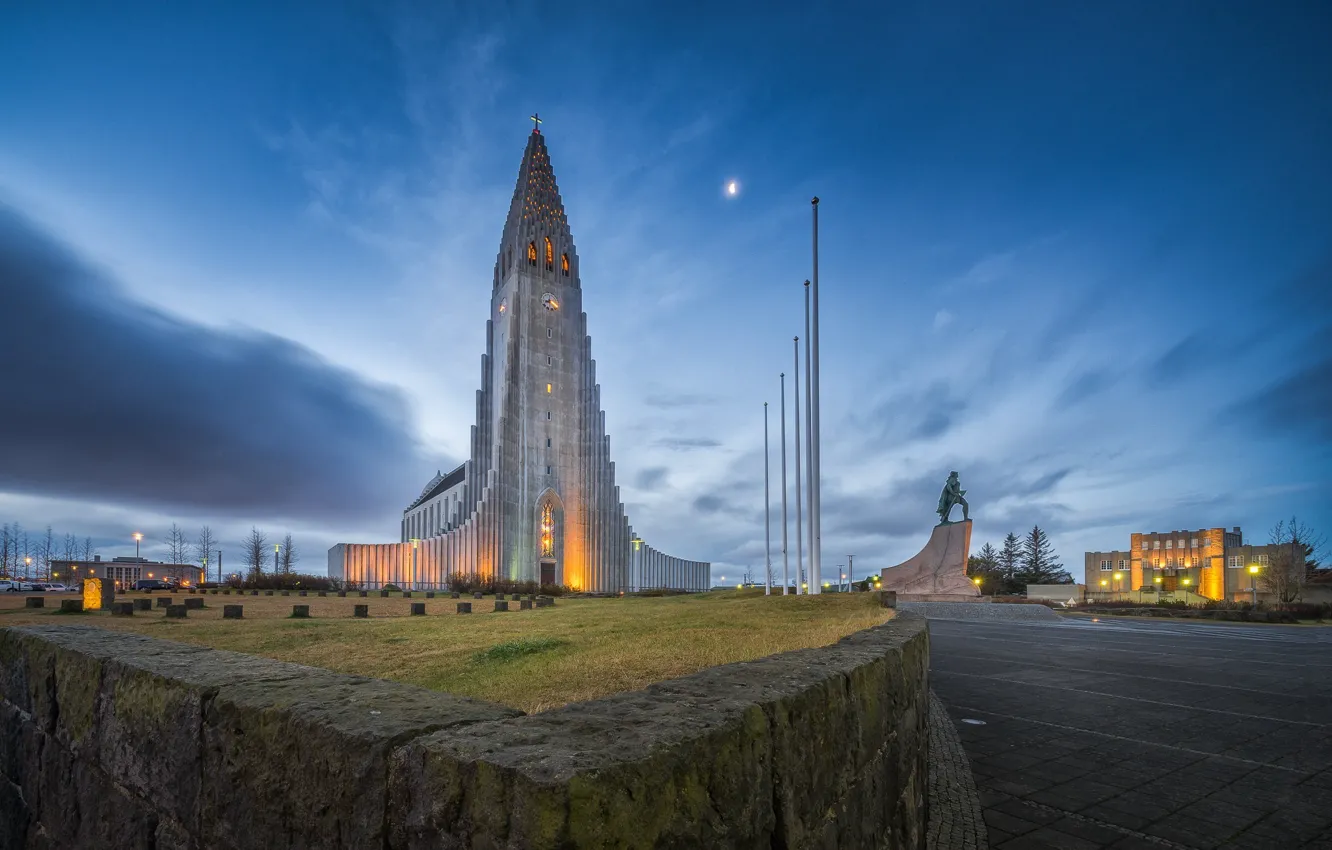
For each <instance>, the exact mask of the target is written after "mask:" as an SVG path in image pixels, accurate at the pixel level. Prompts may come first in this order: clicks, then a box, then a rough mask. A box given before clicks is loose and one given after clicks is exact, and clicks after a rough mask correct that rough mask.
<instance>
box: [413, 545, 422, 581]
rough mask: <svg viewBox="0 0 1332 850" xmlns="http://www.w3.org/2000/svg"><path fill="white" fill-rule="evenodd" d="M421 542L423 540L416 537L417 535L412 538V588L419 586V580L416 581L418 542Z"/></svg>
mask: <svg viewBox="0 0 1332 850" xmlns="http://www.w3.org/2000/svg"><path fill="white" fill-rule="evenodd" d="M420 542H421V541H420V539H419V538H416V537H413V538H412V589H413V590H415V589H416V588H417V581H416V544H418V543H420Z"/></svg>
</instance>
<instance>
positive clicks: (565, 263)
mask: <svg viewBox="0 0 1332 850" xmlns="http://www.w3.org/2000/svg"><path fill="white" fill-rule="evenodd" d="M560 269H561V270H562V271H563V272H564V276H565V277H568V276H569V255H568V254H560Z"/></svg>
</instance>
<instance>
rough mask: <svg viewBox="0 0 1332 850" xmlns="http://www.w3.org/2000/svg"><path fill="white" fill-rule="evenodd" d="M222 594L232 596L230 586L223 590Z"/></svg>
mask: <svg viewBox="0 0 1332 850" xmlns="http://www.w3.org/2000/svg"><path fill="white" fill-rule="evenodd" d="M222 595H223V596H230V595H231V590H230V588H228V589H227V590H224V591H222Z"/></svg>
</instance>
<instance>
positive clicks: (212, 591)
mask: <svg viewBox="0 0 1332 850" xmlns="http://www.w3.org/2000/svg"><path fill="white" fill-rule="evenodd" d="M208 592H209V593H211V594H212V595H213V596H217V588H216V587H215V588H213V589H212V590H210V591H208Z"/></svg>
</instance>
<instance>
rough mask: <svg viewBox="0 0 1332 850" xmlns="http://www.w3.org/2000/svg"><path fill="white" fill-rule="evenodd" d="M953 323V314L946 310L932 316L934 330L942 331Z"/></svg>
mask: <svg viewBox="0 0 1332 850" xmlns="http://www.w3.org/2000/svg"><path fill="white" fill-rule="evenodd" d="M952 323H953V314H952V313H950V312H948V311H947V310H940V311H939V312H937V313H935V314H934V329H935V330H936V331H937V330H943V329H944V328H946V327H948V326H949V325H951V324H952Z"/></svg>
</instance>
